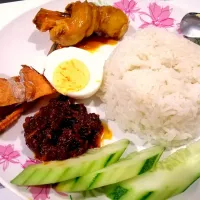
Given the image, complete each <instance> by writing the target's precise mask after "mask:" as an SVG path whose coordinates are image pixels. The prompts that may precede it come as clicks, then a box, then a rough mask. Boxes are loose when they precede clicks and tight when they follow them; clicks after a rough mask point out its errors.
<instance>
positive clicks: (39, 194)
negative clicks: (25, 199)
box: [22, 158, 51, 200]
mask: <svg viewBox="0 0 200 200" xmlns="http://www.w3.org/2000/svg"><path fill="white" fill-rule="evenodd" d="M39 163H41V162H40V161H39V160H35V159H32V158H29V159H28V160H26V162H25V163H24V164H23V165H22V167H23V168H26V167H28V166H30V165H35V164H39ZM27 189H28V190H29V191H30V193H31V194H32V197H33V200H47V199H50V197H49V193H50V190H51V186H50V185H44V186H40V187H28V188H27Z"/></svg>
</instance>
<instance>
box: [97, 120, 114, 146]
mask: <svg viewBox="0 0 200 200" xmlns="http://www.w3.org/2000/svg"><path fill="white" fill-rule="evenodd" d="M102 125H103V133H102V136H101V143H100V145H101V146H103V145H104V140H111V139H112V136H113V134H112V131H111V130H110V128H109V127H108V125H107V123H105V122H102Z"/></svg>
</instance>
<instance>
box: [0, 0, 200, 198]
mask: <svg viewBox="0 0 200 200" xmlns="http://www.w3.org/2000/svg"><path fill="white" fill-rule="evenodd" d="M69 2H70V1H68V0H56V1H53V2H50V3H47V4H45V5H43V6H42V7H43V8H47V9H52V10H61V11H62V10H64V8H65V6H66V5H67V3H69ZM96 3H98V4H102V5H103V4H110V5H115V6H117V7H119V8H121V9H123V10H124V11H125V12H126V13H127V15H128V16H129V18H130V21H131V24H130V28H129V31H128V33H127V34H133V32H134V30H135V29H138V28H143V27H146V26H148V25H155V26H159V27H163V28H167V29H170V30H172V31H175V32H177V31H178V29H179V22H180V20H181V18H182V17H183V16H184V15H185V14H186V13H187V12H192V11H193V12H194V11H198V8H200V1H199V0H190V1H188V0H157V1H155V0H154V1H152V0H114V1H113V0H109V1H107V2H106V1H101V0H99V1H96ZM38 10H39V8H37V9H33V10H31V11H29V12H27V13H25V14H23V15H22V16H20V17H19V18H17V19H16V20H14V21H13V22H12V23H10V24H9V25H8V26H6V27H5V28H4V29H3V30H2V31H1V32H0V44H1V45H0V52H1V54H0V61H1V65H0V77H8V76H14V75H16V74H18V72H19V70H20V68H21V67H20V66H21V64H27V65H30V66H33V67H34V68H35V69H36V70H38V71H39V72H42V70H43V60H44V58H45V55H46V54H47V52H48V51H49V49H50V47H51V44H52V43H51V41H50V40H49V35H48V33H41V32H39V31H37V30H36V28H35V26H34V25H33V23H32V19H33V17H34V16H35V14H36V13H37V12H38ZM85 104H86V105H87V106H88V109H89V111H91V112H96V113H99V114H100V116H101V118H102V119H103V118H104V113H103V110H101V109H100V108H99V107H98V106H97V104H96V100H95V99H92V101H91V100H89V101H86V102H85ZM38 108H39V105H37V108H34V109H33V110H32V111H31V112H29V114H27V115H33V113H34V111H36V110H37V109H38ZM27 115H26V116H27ZM26 116H22V117H21V118H20V119H19V121H18V122H17V123H16V124H15V125H14V126H13V127H11V128H10V129H9V130H8V131H6V132H5V133H4V134H2V135H1V136H0V182H1V183H2V184H3V185H4V186H5V187H7V188H9V189H10V190H12V191H13V192H14V193H16V194H17V195H18V196H20V197H21V198H22V199H26V200H27V199H29V200H30V199H32V200H48V199H50V200H62V199H86V198H85V197H79V198H78V197H76V195H74V194H67V195H66V194H65V195H63V194H58V193H56V192H55V191H54V190H53V189H52V188H51V187H49V186H47V187H46V186H45V187H39V188H36V187H15V186H14V185H12V184H10V183H9V182H10V180H11V179H13V178H14V177H15V176H16V175H17V174H18V173H19V172H21V171H22V170H23V167H25V166H27V165H29V164H34V163H35V160H34V159H33V154H32V153H31V151H30V150H29V149H28V148H27V147H26V145H25V141H24V137H23V129H22V124H23V122H24V119H25V117H26ZM109 127H110V128H111V129H112V131H113V133H114V137H113V140H117V139H120V138H123V137H124V134H123V133H122V132H121V131H120V129H119V128H118V127H117V125H116V124H115V123H113V122H109ZM116 133H117V134H116ZM126 137H127V138H129V139H132V141H133V142H134V143H135V144H136V145H137V147H138V148H142V147H143V146H144V141H141V140H140V139H138V138H137V137H136V136H133V135H132V137H130V135H129V134H127V135H126ZM199 196H200V180H198V181H196V182H195V183H194V184H193V185H192V186H191V187H190V188H189V189H188V190H187V191H186V192H184V193H183V194H181V195H179V196H176V197H174V198H173V199H174V200H199ZM93 198H95V199H96V198H98V199H106V197H104V196H97V197H95V196H94V197H91V198H90V199H93ZM87 199H88V198H87Z"/></svg>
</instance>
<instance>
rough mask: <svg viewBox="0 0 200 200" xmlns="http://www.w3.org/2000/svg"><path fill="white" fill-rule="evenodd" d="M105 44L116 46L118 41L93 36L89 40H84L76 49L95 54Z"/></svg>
mask: <svg viewBox="0 0 200 200" xmlns="http://www.w3.org/2000/svg"><path fill="white" fill-rule="evenodd" d="M105 44H108V45H116V44H117V40H113V39H109V38H104V37H99V36H95V35H92V36H90V37H88V38H85V39H83V40H82V41H81V42H80V43H78V44H76V45H75V47H78V48H81V49H84V50H87V51H90V52H95V51H96V50H97V49H98V48H99V47H101V46H103V45H105Z"/></svg>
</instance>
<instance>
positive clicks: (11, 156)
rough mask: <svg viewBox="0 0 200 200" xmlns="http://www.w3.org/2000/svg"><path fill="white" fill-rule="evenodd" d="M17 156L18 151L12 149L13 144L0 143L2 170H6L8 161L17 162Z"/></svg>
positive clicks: (18, 154)
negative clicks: (4, 144)
mask: <svg viewBox="0 0 200 200" xmlns="http://www.w3.org/2000/svg"><path fill="white" fill-rule="evenodd" d="M19 156H20V153H19V152H18V151H15V150H14V146H13V145H11V144H9V145H6V146H3V145H0V165H3V171H6V169H7V168H8V166H9V164H10V163H13V164H17V163H19V161H18V160H17V158H18V157H19Z"/></svg>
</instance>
